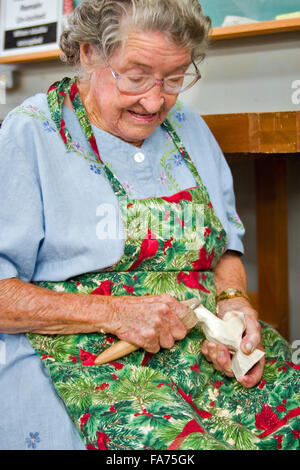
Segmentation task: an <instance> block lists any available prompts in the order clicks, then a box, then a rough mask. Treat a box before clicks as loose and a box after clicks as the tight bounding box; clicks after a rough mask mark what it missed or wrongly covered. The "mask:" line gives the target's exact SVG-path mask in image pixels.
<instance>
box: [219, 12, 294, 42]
mask: <svg viewBox="0 0 300 470" xmlns="http://www.w3.org/2000/svg"><path fill="white" fill-rule="evenodd" d="M290 31H300V17H298V18H290V19H287V20H272V21H261V22H259V23H249V24H243V25H236V26H222V27H220V28H213V30H212V34H211V37H212V39H213V40H219V39H234V38H241V37H247V36H259V35H266V34H277V33H286V32H290Z"/></svg>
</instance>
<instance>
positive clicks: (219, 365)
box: [202, 298, 265, 388]
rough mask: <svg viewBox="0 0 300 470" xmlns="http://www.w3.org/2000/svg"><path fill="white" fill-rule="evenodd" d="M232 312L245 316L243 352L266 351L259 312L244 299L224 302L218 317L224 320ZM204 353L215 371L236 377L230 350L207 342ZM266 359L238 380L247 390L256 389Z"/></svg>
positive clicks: (220, 304) (204, 344)
mask: <svg viewBox="0 0 300 470" xmlns="http://www.w3.org/2000/svg"><path fill="white" fill-rule="evenodd" d="M230 310H239V311H241V312H243V313H244V314H245V321H246V328H245V332H244V335H243V338H242V341H241V350H242V352H243V353H245V354H250V353H251V352H252V351H253V350H254V349H256V348H258V349H261V350H264V349H263V347H262V344H261V333H260V331H261V327H260V324H259V322H258V320H257V317H258V315H257V312H256V311H255V310H254V309H253V308H252V307H251V305H250V304H249V303H248V302H247V301H246V300H245V299H243V298H235V299H230V300H224V301H222V302H220V303H219V313H218V316H219V317H220V318H222V317H223V316H224V314H225V313H226V312H228V311H230ZM202 353H203V354H204V356H205V357H206V359H207V360H208V361H209V362H212V363H213V365H214V367H215V369H217V370H219V371H221V372H222V373H223V374H225V375H226V376H227V377H234V374H233V372H232V367H231V354H230V352H229V350H228V348H227V347H226V346H224V345H222V344H217V343H215V342H213V341H208V340H205V341H204V342H203V345H202ZM264 364H265V358H264V357H263V358H262V359H261V360H260V361H259V362H257V363H256V364H255V365H254V366H253V367H252V369H251V370H250V371H249V372H248V373H247V374H246V375H244V376H242V377H239V378H238V379H237V380H238V381H239V382H240V383H241V384H242V385H243V386H244V387H246V388H251V387H254V386H255V385H256V384H257V383H258V382H259V381H260V380H261V377H262V374H263V370H264Z"/></svg>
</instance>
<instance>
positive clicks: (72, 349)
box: [28, 78, 300, 450]
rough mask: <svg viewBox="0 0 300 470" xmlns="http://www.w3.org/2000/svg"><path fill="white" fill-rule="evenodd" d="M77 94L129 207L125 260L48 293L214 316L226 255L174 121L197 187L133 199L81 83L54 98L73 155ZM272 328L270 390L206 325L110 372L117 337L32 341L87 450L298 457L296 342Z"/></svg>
mask: <svg viewBox="0 0 300 470" xmlns="http://www.w3.org/2000/svg"><path fill="white" fill-rule="evenodd" d="M66 93H68V94H69V96H70V98H71V101H72V103H73V107H74V110H75V113H76V115H77V117H78V120H79V122H80V124H81V126H82V129H83V131H84V133H85V136H86V138H87V140H88V141H89V143H90V145H91V147H92V149H93V151H94V152H95V154H96V156H97V157H98V159H99V162H100V163H101V165H102V168H103V172H104V174H105V176H106V178H107V179H108V180H109V182H110V184H111V186H112V188H113V190H114V192H115V195H116V197H117V198H118V200H119V207H120V213H121V218H122V222H123V229H124V230H125V233H126V240H125V247H124V253H123V255H122V257H121V259H119V260H118V261H117V262H116V263H115V264H114V265H113V266H111V267H108V268H107V269H104V270H102V271H99V272H97V273H87V274H84V275H80V276H77V277H75V278H73V279H69V280H67V281H64V282H39V283H37V284H38V285H40V286H41V287H44V288H48V289H52V290H59V291H65V292H77V293H81V294H92V295H116V296H121V295H135V296H144V295H158V294H163V293H168V294H170V295H172V296H174V297H175V298H176V299H177V300H185V299H190V298H193V297H197V298H200V299H201V302H202V303H203V305H204V306H205V307H206V308H208V309H209V310H211V311H212V312H214V313H215V312H216V304H215V295H216V288H215V283H214V274H213V268H214V267H215V265H216V263H217V262H218V260H219V259H220V257H221V256H222V254H223V253H224V251H225V250H226V242H227V239H226V232H225V231H224V229H223V227H222V225H221V223H220V221H219V219H218V217H217V215H216V213H215V211H214V209H213V206H212V204H211V202H210V198H209V195H208V193H207V190H206V188H205V187H204V185H203V183H202V181H201V178H200V176H199V174H198V172H197V170H196V168H195V166H194V164H193V162H192V160H191V158H190V157H189V155H188V154H187V152H186V150H185V148H184V145H183V143H182V142H181V140H180V138H179V136H178V135H177V134H176V132H175V131H174V129H173V128H172V126H171V125H170V123H169V121H168V120H166V121H165V122H164V123H163V126H164V127H165V129H166V131H167V132H168V133H169V135H170V137H171V138H172V139H173V141H174V143H175V145H176V146H177V148H178V149H179V151H180V153H181V155H182V157H183V159H184V160H185V162H186V164H187V165H188V168H189V169H190V171H191V172H192V174H193V176H194V178H195V180H196V182H197V187H194V188H187V189H185V190H183V191H180V192H179V193H177V194H174V195H172V196H168V197H155V198H147V199H130V198H128V197H127V194H126V191H125V189H124V188H123V186H122V185H121V184H120V182H119V181H118V179H117V178H116V177H115V175H114V174H113V173H112V172H111V170H110V169H109V168H108V167H107V166H106V165H105V164H104V163H103V162H102V160H101V157H100V153H99V151H98V147H97V143H96V139H95V137H94V134H93V131H92V127H91V125H90V123H89V121H88V118H87V115H86V112H85V109H84V107H83V105H82V103H81V100H80V96H79V93H78V89H77V85H76V81H75V79H72V80H71V79H68V78H65V79H63V80H62V81H61V82H57V83H55V84H54V85H53V86H52V87H50V89H49V91H48V103H49V108H50V111H51V115H52V119H53V121H54V122H55V124H56V126H57V128H58V130H59V132H60V135H61V137H62V138H63V140H64V142H65V145H66V147H67V149H71V147H70V143H71V136H70V134H69V132H68V130H67V129H66V126H65V122H64V121H63V119H62V105H63V100H64V97H65V95H66ZM261 324H262V343H263V345H264V347H265V348H266V365H265V370H264V375H263V377H262V379H261V382H260V383H259V384H258V385H257V386H256V387H253V388H251V389H245V388H243V386H242V385H241V384H239V382H237V381H236V380H235V379H233V378H228V377H226V376H225V375H223V374H221V373H220V372H218V371H216V370H215V369H214V367H213V366H212V365H211V363H209V362H208V361H207V360H206V359H205V357H204V356H203V355H202V354H201V346H202V342H203V341H204V335H203V332H202V330H201V327H200V326H196V327H195V328H194V329H193V330H192V331H191V332H190V333H189V334H188V335H187V336H186V337H185V338H184V339H183V340H181V341H178V342H176V343H175V345H174V346H173V347H172V348H171V349H170V350H167V349H163V350H161V351H159V352H158V353H157V354H150V353H147V352H145V351H144V350H142V349H140V350H138V351H136V352H134V353H132V354H130V355H128V356H127V357H124V358H122V359H120V360H118V361H115V362H111V363H109V364H106V365H100V366H94V365H93V364H94V360H95V358H96V357H97V356H98V355H99V354H100V353H101V352H103V351H104V350H105V349H106V348H108V347H109V346H110V345H112V344H113V343H114V342H116V341H118V339H117V338H116V337H115V336H113V335H110V334H102V333H94V334H76V335H38V334H28V338H29V340H30V341H31V344H32V346H33V347H34V349H35V351H36V353H37V354H38V355H39V356H40V358H41V360H42V361H43V363H44V365H45V366H46V368H47V370H48V372H49V375H50V377H51V380H52V382H53V383H54V386H55V389H56V391H57V393H58V395H59V396H60V397H61V399H62V400H63V401H64V403H65V406H66V409H67V411H68V413H69V415H70V417H71V418H72V420H73V422H74V424H75V426H76V428H77V430H78V432H79V433H80V436H81V438H82V439H83V442H84V444H85V446H86V448H87V449H88V450H142V449H144V450H150V449H154V450H167V449H168V450H187V449H192V450H202V449H222V450H223V449H225V450H226V449H229V450H232V449H243V450H246V449H253V450H259V449H299V448H300V440H299V439H300V404H299V398H300V377H299V369H300V366H297V365H296V364H294V363H293V362H292V361H291V351H290V347H289V345H288V344H287V343H286V341H285V340H284V339H283V338H282V337H281V336H280V335H279V334H278V333H277V332H276V331H275V330H273V329H272V328H271V327H270V326H268V325H266V324H264V323H261Z"/></svg>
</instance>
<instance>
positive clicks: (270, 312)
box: [255, 155, 289, 340]
mask: <svg viewBox="0 0 300 470" xmlns="http://www.w3.org/2000/svg"><path fill="white" fill-rule="evenodd" d="M255 173H256V221H257V266H258V289H259V292H258V296H259V308H260V318H261V319H262V320H264V321H266V322H267V323H269V324H270V325H272V326H274V328H276V329H277V330H278V331H279V332H280V333H281V334H282V335H283V336H284V337H285V338H286V339H287V340H288V339H289V285H288V238H287V224H288V218H287V190H286V157H281V156H272V157H271V156H270V155H269V156H268V157H267V158H266V156H262V157H261V158H258V159H256V160H255Z"/></svg>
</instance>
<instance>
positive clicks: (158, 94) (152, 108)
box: [140, 83, 165, 114]
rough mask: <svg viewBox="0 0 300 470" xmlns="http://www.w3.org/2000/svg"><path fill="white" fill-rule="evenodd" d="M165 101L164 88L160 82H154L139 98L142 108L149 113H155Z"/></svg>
mask: <svg viewBox="0 0 300 470" xmlns="http://www.w3.org/2000/svg"><path fill="white" fill-rule="evenodd" d="M164 102H165V97H164V90H163V87H162V84H161V83H156V84H155V85H154V87H153V88H151V90H149V91H147V93H145V94H144V96H143V97H142V98H141V99H140V103H141V104H142V105H143V107H144V109H145V110H146V111H147V112H148V113H151V114H154V113H157V112H158V111H159V110H160V109H161V107H162V106H163V104H164Z"/></svg>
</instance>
